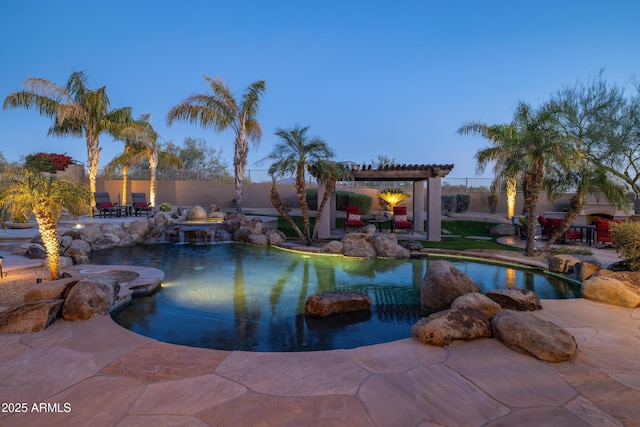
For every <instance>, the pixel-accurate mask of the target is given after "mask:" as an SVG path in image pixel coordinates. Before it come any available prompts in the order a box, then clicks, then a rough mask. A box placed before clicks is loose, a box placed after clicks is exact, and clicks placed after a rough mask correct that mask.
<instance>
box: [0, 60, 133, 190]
mask: <svg viewBox="0 0 640 427" xmlns="http://www.w3.org/2000/svg"><path fill="white" fill-rule="evenodd" d="M24 87H25V90H24V91H19V92H14V93H12V94H10V95H8V96H7V97H6V98H5V100H4V104H3V109H7V108H18V107H23V108H27V109H31V108H35V109H37V110H38V112H39V113H40V115H43V116H46V117H50V118H53V119H54V123H53V125H52V126H51V128H49V135H55V136H68V135H71V136H78V137H81V136H83V135H84V136H85V138H86V140H87V163H88V165H87V170H88V173H89V187H90V191H91V194H93V193H94V192H95V191H96V176H97V174H98V158H99V156H100V140H99V137H100V134H101V133H103V132H107V133H109V134H111V135H112V136H114V137H115V136H117V135H119V134H120V133H121V132H122V130H123V129H124V128H125V127H126V126H127V125H126V123H127V122H130V120H129V118H130V117H131V109H130V108H128V107H125V108H119V109H117V110H109V107H110V102H109V98H108V97H107V94H106V86H103V87H101V88H99V89H96V90H91V89H89V87H88V86H87V77H86V76H85V74H84V72H82V71H74V72H73V73H71V76H70V77H69V80H68V81H67V84H66V86H65V87H62V86H56V85H55V84H54V83H52V82H50V81H48V80H45V79H41V78H30V79H27V80H26V81H25V83H24Z"/></svg>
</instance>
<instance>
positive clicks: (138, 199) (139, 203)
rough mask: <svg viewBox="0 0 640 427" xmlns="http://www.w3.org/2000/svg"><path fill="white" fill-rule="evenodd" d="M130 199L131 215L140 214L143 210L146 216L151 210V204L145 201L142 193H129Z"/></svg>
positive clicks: (145, 197) (145, 198)
mask: <svg viewBox="0 0 640 427" xmlns="http://www.w3.org/2000/svg"><path fill="white" fill-rule="evenodd" d="M131 199H132V201H133V203H132V205H131V208H132V212H131V213H132V214H133V215H135V216H140V215H141V214H142V213H143V212H144V213H145V214H146V215H147V216H148V215H149V214H150V213H151V212H153V206H151V205H150V204H149V203H147V196H146V195H145V194H144V193H131Z"/></svg>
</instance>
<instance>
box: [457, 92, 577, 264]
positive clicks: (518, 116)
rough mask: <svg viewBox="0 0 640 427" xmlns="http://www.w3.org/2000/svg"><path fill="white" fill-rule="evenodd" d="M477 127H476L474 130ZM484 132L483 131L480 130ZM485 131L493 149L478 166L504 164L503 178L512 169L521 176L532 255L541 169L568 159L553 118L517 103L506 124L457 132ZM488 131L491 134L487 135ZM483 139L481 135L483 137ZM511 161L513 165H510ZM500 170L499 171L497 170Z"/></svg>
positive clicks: (544, 111)
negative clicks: (488, 162) (511, 117)
mask: <svg viewBox="0 0 640 427" xmlns="http://www.w3.org/2000/svg"><path fill="white" fill-rule="evenodd" d="M475 125H479V126H475ZM483 129H484V130H483ZM484 131H486V135H487V137H488V139H490V140H492V141H494V146H493V147H489V148H486V149H484V150H487V151H485V152H484V153H483V152H482V151H483V150H481V151H480V152H479V155H480V157H479V159H478V160H479V162H480V161H481V160H484V159H486V160H487V161H488V160H489V159H491V158H493V159H496V160H499V161H504V162H506V164H505V166H504V169H503V168H502V167H499V169H498V170H499V171H500V172H501V173H503V174H506V175H510V174H512V173H513V171H515V170H516V169H519V170H520V171H521V173H522V179H523V186H522V187H523V196H524V210H525V214H526V223H527V246H526V255H528V256H533V255H534V241H535V240H534V239H535V230H536V215H535V212H536V205H537V204H538V198H539V196H540V193H541V191H542V185H543V180H544V176H545V168H546V166H547V165H548V164H549V162H551V161H552V160H553V161H555V162H564V161H567V159H568V158H569V157H570V156H571V152H570V151H569V150H564V148H565V147H564V146H563V144H562V139H560V138H558V136H557V135H556V129H555V128H554V123H553V116H552V115H551V114H550V112H549V110H548V109H547V108H540V109H538V110H534V109H532V108H531V106H529V105H528V104H526V103H524V102H520V103H519V104H518V105H517V107H516V110H515V112H514V115H513V119H512V121H511V123H509V124H501V125H500V124H499V125H493V126H487V125H485V124H479V123H476V124H474V123H470V124H468V125H463V126H462V127H461V128H460V130H459V132H461V133H462V134H465V133H473V132H476V133H480V134H481V135H483V132H484ZM489 131H491V132H489ZM483 136H484V135H483ZM511 161H513V163H511ZM501 169H503V170H501Z"/></svg>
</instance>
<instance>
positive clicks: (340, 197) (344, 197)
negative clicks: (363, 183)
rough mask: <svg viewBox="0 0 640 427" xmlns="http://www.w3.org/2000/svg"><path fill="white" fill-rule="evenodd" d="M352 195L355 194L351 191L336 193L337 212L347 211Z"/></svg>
mask: <svg viewBox="0 0 640 427" xmlns="http://www.w3.org/2000/svg"><path fill="white" fill-rule="evenodd" d="M350 194H353V193H351V192H349V191H344V190H339V191H336V210H339V211H344V210H347V205H348V204H349V195H350Z"/></svg>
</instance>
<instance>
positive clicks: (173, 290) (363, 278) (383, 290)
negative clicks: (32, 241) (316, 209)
mask: <svg viewBox="0 0 640 427" xmlns="http://www.w3.org/2000/svg"><path fill="white" fill-rule="evenodd" d="M92 262H94V263H96V264H120V265H122V264H124V265H139V266H148V267H154V268H159V269H161V270H163V271H164V272H165V280H164V282H163V285H162V289H161V290H160V291H158V292H157V293H155V294H154V295H151V296H146V297H140V298H135V299H134V300H133V303H132V304H130V305H129V306H126V307H124V308H122V309H121V310H119V311H117V312H116V313H114V314H113V315H112V317H113V318H114V320H115V321H116V322H117V323H119V324H120V325H122V326H124V327H126V328H128V329H130V330H132V331H134V332H136V333H139V334H141V335H145V336H148V337H152V338H155V339H158V340H160V341H165V342H170V343H175V344H182V345H189V346H194V347H205V348H214V349H220V350H248V351H311V350H327V349H337V348H355V347H360V346H363V345H371V344H377V343H381V342H388V341H393V340H397V339H402V338H407V337H410V336H411V326H412V325H413V324H414V323H415V322H417V321H418V320H419V319H420V318H421V317H424V316H426V315H428V313H427V312H425V311H424V310H423V309H422V308H421V307H420V286H421V283H422V278H423V277H424V274H425V272H426V268H427V264H428V262H429V261H428V260H427V259H411V260H390V259H373V260H372V259H349V258H343V257H340V256H318V255H307V254H301V253H294V252H288V251H283V250H279V249H276V248H271V247H258V246H251V245H245V244H240V243H214V244H178V245H176V244H158V245H140V246H134V247H129V248H116V249H114V250H110V251H105V252H96V253H94V254H93V255H92ZM452 262H453V263H454V264H455V265H456V267H458V268H459V269H460V270H461V271H463V272H464V273H466V274H467V275H469V276H470V277H471V278H472V279H473V280H474V281H475V282H476V283H477V284H478V285H479V286H480V288H481V289H482V292H486V291H488V290H491V289H501V288H502V289H504V288H505V287H506V286H510V287H515V286H517V287H521V288H527V289H530V290H533V291H535V292H537V293H538V295H539V296H540V298H573V297H576V296H579V291H580V289H579V286H578V287H576V286H574V285H572V284H571V283H570V282H566V281H563V280H561V279H559V278H556V277H553V276H547V275H544V274H536V273H533V272H531V271H525V270H519V269H514V268H508V267H501V266H495V265H489V264H482V263H475V262H468V261H455V260H452ZM334 290H337V291H359V292H365V293H367V294H368V295H369V296H371V298H372V301H373V303H372V307H371V312H361V313H353V314H343V315H338V316H334V317H329V318H325V319H315V318H310V317H306V316H305V315H304V314H303V313H304V304H305V301H306V299H307V297H308V296H310V295H313V294H317V293H322V292H328V291H334Z"/></svg>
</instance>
